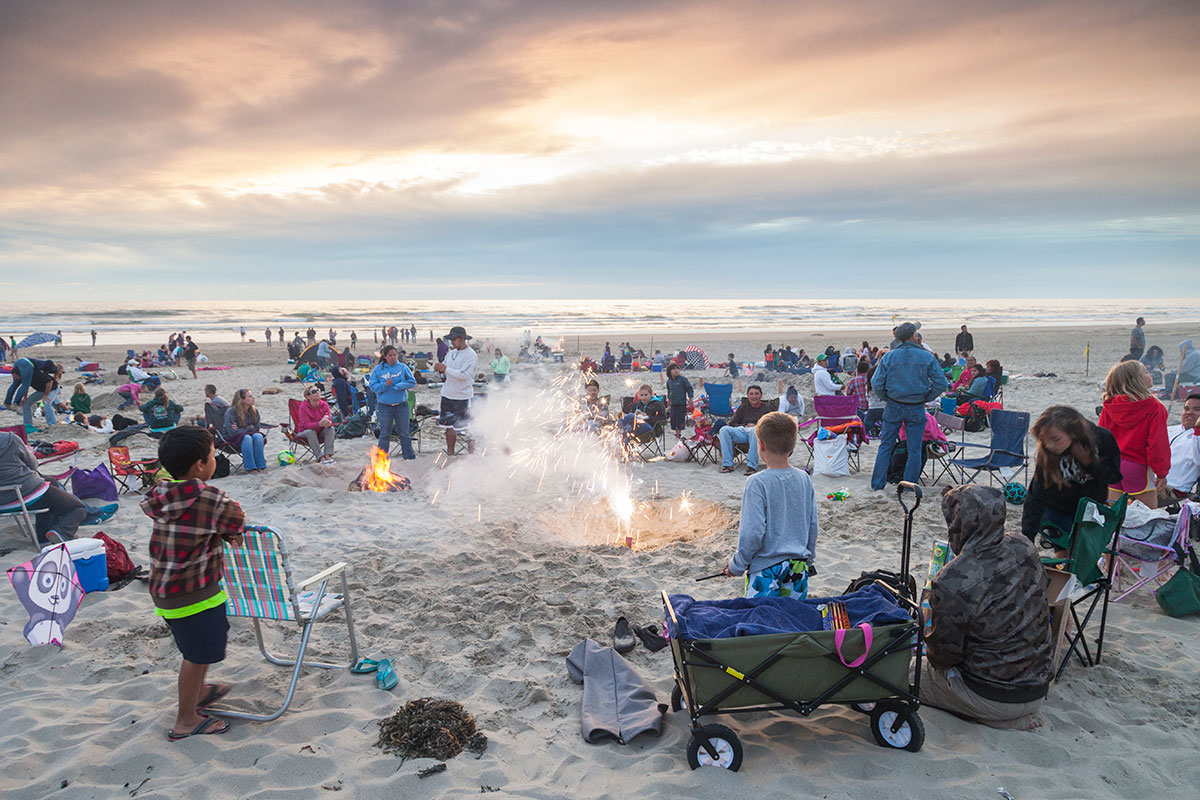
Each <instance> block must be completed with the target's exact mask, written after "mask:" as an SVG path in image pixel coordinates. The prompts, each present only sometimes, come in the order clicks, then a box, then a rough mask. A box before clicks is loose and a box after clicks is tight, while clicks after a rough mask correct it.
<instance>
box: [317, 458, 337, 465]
mask: <svg viewBox="0 0 1200 800" xmlns="http://www.w3.org/2000/svg"><path fill="white" fill-rule="evenodd" d="M321 463H322V464H324V465H325V466H327V467H332V466H333V465H334V464H336V463H337V462H336V461H334V460H333V459H332V458H322V459H321Z"/></svg>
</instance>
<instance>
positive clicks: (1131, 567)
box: [1113, 500, 1200, 603]
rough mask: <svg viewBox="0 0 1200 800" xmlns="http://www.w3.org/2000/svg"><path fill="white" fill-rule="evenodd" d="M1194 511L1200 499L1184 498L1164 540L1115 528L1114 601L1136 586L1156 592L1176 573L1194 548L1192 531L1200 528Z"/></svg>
mask: <svg viewBox="0 0 1200 800" xmlns="http://www.w3.org/2000/svg"><path fill="white" fill-rule="evenodd" d="M1197 514H1200V503H1197V502H1196V501H1194V500H1185V501H1183V507H1182V508H1181V509H1180V512H1179V518H1178V519H1177V520H1176V523H1175V530H1174V532H1173V533H1172V536H1171V541H1170V542H1169V543H1167V544H1155V543H1154V542H1148V541H1145V540H1143V539H1137V538H1135V537H1133V536H1130V535H1127V534H1126V533H1125V532H1123V531H1121V530H1118V531H1117V552H1116V555H1115V557H1114V558H1115V560H1116V562H1117V566H1116V570H1115V572H1114V574H1113V588H1114V589H1116V590H1117V596H1116V597H1114V598H1113V602H1114V603H1116V602H1119V601H1120V600H1122V599H1123V598H1125V597H1127V596H1129V595H1130V594H1133V593H1134V592H1135V591H1137V590H1138V589H1142V590H1144V591H1146V592H1149V593H1150V594H1151V595H1153V594H1155V593H1156V592H1157V591H1158V588H1159V587H1160V586H1162V585H1163V584H1164V583H1166V582H1167V580H1169V579H1170V577H1171V576H1172V575H1173V574H1175V570H1176V569H1177V568H1181V567H1182V566H1183V565H1184V564H1187V563H1188V559H1189V557H1190V556H1189V553H1190V552H1191V551H1192V550H1193V549H1194V548H1193V546H1192V531H1193V530H1200V516H1197ZM1127 581H1131V583H1129V585H1128V587H1127V586H1126V585H1125V584H1126V582H1127Z"/></svg>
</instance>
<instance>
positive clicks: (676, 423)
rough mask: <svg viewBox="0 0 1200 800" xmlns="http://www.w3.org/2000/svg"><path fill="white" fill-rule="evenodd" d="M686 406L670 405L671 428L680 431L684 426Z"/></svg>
mask: <svg viewBox="0 0 1200 800" xmlns="http://www.w3.org/2000/svg"><path fill="white" fill-rule="evenodd" d="M686 415H687V406H671V430H673V431H681V430H683V429H684V427H685V423H684V420H685V419H686Z"/></svg>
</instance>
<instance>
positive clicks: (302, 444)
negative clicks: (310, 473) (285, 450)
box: [282, 397, 321, 464]
mask: <svg viewBox="0 0 1200 800" xmlns="http://www.w3.org/2000/svg"><path fill="white" fill-rule="evenodd" d="M303 402H304V401H303V400H297V399H296V398H294V397H292V398H289V399H288V417H289V418H291V422H290V423H289V424H287V425H284V426H282V430H283V435H284V437H286V438H287V440H288V442H289V443H290V444H291V450H292V453H293V454H295V456H296V463H297V464H307V463H308V462H310V461H316V460H317V458H319V457H320V455H321V454H320V452H319V451H317V450H313V447H312V445H311V444H309V443H308V440H307V439H305V438H304V437H303V436H301V435H300V434H298V433H296V429H297V428H298V427H299V425H300V404H301V403H303Z"/></svg>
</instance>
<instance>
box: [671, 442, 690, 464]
mask: <svg viewBox="0 0 1200 800" xmlns="http://www.w3.org/2000/svg"><path fill="white" fill-rule="evenodd" d="M691 454H692V451H691V450H689V449H688V446H687V445H686V444H684V443H683V442H676V443H675V446H674V447H672V448H671V450H670V451H669V452H668V453H667V461H677V462H684V461H687V460H688V458H690V457H691Z"/></svg>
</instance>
